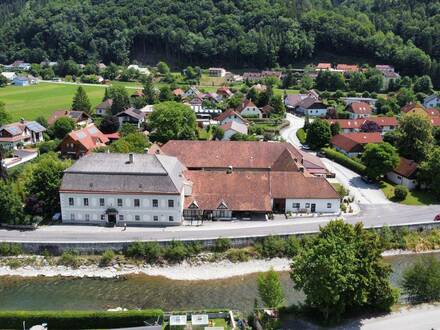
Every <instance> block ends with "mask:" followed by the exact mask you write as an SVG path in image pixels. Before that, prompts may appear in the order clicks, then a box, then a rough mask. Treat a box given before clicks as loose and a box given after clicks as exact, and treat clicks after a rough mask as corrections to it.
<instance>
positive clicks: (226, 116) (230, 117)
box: [215, 109, 249, 125]
mask: <svg viewBox="0 0 440 330" xmlns="http://www.w3.org/2000/svg"><path fill="white" fill-rule="evenodd" d="M215 120H216V121H218V122H219V124H220V125H225V124H227V123H229V122H231V121H236V122H238V123H240V124H249V122H248V121H247V120H246V119H244V118H243V117H242V116H241V115H240V114H239V113H238V112H237V111H235V110H234V109H228V110H226V111H224V112H222V113H221V114H219V115H218V116H217V117H216V118H215Z"/></svg>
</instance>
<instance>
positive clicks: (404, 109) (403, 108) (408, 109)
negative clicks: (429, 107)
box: [400, 103, 425, 113]
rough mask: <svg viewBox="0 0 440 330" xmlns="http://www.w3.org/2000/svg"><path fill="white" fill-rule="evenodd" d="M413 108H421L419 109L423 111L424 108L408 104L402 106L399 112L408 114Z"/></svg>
mask: <svg viewBox="0 0 440 330" xmlns="http://www.w3.org/2000/svg"><path fill="white" fill-rule="evenodd" d="M414 108H421V109H425V107H424V106H423V105H421V104H419V103H408V104H406V105H404V106H403V107H402V108H401V109H400V111H401V112H404V113H408V112H410V111H411V110H413V109H414Z"/></svg>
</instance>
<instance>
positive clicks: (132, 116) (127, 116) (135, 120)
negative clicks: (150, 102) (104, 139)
mask: <svg viewBox="0 0 440 330" xmlns="http://www.w3.org/2000/svg"><path fill="white" fill-rule="evenodd" d="M115 117H117V118H118V119H119V124H120V125H122V124H123V123H129V124H133V125H135V126H136V127H137V128H141V125H142V123H143V122H145V113H143V112H142V111H140V110H136V109H135V108H128V109H125V110H124V111H121V112H119V113H117V114H116V115H115Z"/></svg>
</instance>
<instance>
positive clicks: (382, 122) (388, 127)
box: [366, 117, 399, 134]
mask: <svg viewBox="0 0 440 330" xmlns="http://www.w3.org/2000/svg"><path fill="white" fill-rule="evenodd" d="M369 121H370V122H374V123H376V124H377V125H378V126H379V128H380V129H381V132H382V134H385V133H386V132H390V131H394V130H396V129H397V128H398V126H399V120H398V119H397V117H368V118H367V119H366V122H369Z"/></svg>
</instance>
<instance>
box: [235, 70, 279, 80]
mask: <svg viewBox="0 0 440 330" xmlns="http://www.w3.org/2000/svg"><path fill="white" fill-rule="evenodd" d="M268 77H274V78H277V79H281V77H282V72H280V71H269V70H265V71H261V72H245V73H244V74H243V80H248V81H257V80H261V79H264V78H268Z"/></svg>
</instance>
